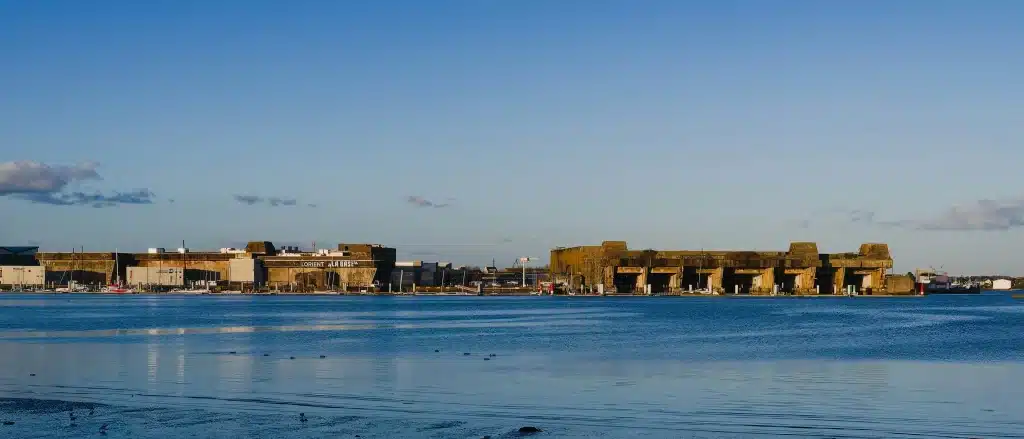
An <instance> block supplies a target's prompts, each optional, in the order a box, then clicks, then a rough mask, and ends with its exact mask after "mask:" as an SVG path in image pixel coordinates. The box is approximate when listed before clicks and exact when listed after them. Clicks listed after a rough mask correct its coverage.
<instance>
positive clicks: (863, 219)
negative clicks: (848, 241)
mask: <svg viewBox="0 0 1024 439" xmlns="http://www.w3.org/2000/svg"><path fill="white" fill-rule="evenodd" d="M837 212H838V213H840V214H841V215H842V217H843V219H844V220H845V221H848V222H850V223H855V224H863V225H872V226H878V227H888V228H900V229H906V230H921V231H1006V230H1011V229H1016V228H1020V227H1024V198H1021V199H1011V200H1002V201H998V200H990V199H982V200H977V201H974V202H971V203H968V204H966V205H958V206H952V207H950V208H948V209H946V210H944V211H942V212H938V213H936V214H935V215H933V216H931V217H925V218H916V219H897V220H885V219H879V217H878V215H877V213H876V212H874V211H870V210H862V209H853V210H839V211H837ZM810 224H811V221H810V220H802V221H801V225H802V226H803V227H804V228H806V227H807V226H809V225H810Z"/></svg>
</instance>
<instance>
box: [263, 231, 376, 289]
mask: <svg viewBox="0 0 1024 439" xmlns="http://www.w3.org/2000/svg"><path fill="white" fill-rule="evenodd" d="M268 244H269V243H268ZM270 248H271V249H272V248H273V247H272V245H271V247H270ZM395 258H396V250H395V249H394V248H391V247H385V246H382V245H379V244H350V243H341V244H338V246H337V248H336V249H334V250H321V251H319V252H308V253H307V252H276V251H275V252H273V253H270V254H263V255H260V256H259V259H260V260H261V261H262V263H263V266H264V267H265V268H266V283H267V286H268V287H271V288H274V289H287V288H299V289H303V290H325V289H327V290H335V289H350V288H355V289H370V288H373V287H374V286H380V285H386V284H387V283H388V281H389V277H390V276H391V271H392V270H393V269H394V268H395Z"/></svg>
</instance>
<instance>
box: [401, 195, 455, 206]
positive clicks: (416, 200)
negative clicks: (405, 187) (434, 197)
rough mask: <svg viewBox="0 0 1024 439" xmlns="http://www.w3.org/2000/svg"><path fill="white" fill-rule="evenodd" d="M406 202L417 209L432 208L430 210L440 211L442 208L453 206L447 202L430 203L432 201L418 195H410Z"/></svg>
mask: <svg viewBox="0 0 1024 439" xmlns="http://www.w3.org/2000/svg"><path fill="white" fill-rule="evenodd" d="M451 200H452V199H451V198H449V199H448V201H451ZM405 202H406V203H409V204H412V205H413V206H416V207H430V208H434V209H440V208H444V207H448V206H451V204H449V203H447V202H445V203H437V202H434V201H430V200H428V199H426V198H423V197H421V196H418V195H410V196H408V197H405Z"/></svg>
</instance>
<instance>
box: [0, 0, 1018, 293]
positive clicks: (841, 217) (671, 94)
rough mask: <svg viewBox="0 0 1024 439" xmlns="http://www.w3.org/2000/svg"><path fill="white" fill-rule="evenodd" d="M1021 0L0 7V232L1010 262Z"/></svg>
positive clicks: (468, 249)
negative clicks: (807, 248)
mask: <svg viewBox="0 0 1024 439" xmlns="http://www.w3.org/2000/svg"><path fill="white" fill-rule="evenodd" d="M1022 20H1024V2H1016V1H1009V0H1007V1H942V0H932V1H915V0H904V1H899V2H893V1H866V0H859V1H844V0H839V1H829V2H823V1H811V0H806V1H804V0H792V1H785V0H779V1H755V0H750V1H740V0H732V1H728V0H718V1H710V0H709V1H704V2H698V1H678V0H667V1H661V0H645V1H639V2H638V1H629V0H621V1H612V0H559V1H550V0H515V1H513V0H508V1H499V0H464V1H445V0H437V1H429V2H426V1H418V0H416V1H412V0H410V1H397V0H395V1H388V0H378V1H373V2H357V1H341V2H339V1H328V0H322V1H319V0H304V1H287V2H286V1H265V0H245V1H240V0H239V1H234V0H221V1H217V2H208V1H198V0H173V1H172V0H151V1H146V2H139V1H129V0H124V1H113V0H98V1H92V2H81V1H75V0H66V1H56V0H34V1H22V0H0V60H2V62H0V64H2V68H0V245H39V246H41V247H42V248H43V249H44V250H54V251H70V249H71V248H76V247H80V246H82V247H85V248H86V250H87V251H88V250H90V249H94V250H108V249H113V248H118V249H120V250H122V251H133V250H134V251H144V250H145V248H148V247H168V248H171V247H178V246H179V245H180V243H181V241H182V240H184V241H185V242H186V245H187V246H188V247H191V248H193V249H216V248H220V247H224V246H238V245H241V244H244V242H246V241H250V240H271V241H274V242H275V243H278V244H279V245H280V244H288V245H300V246H303V247H307V248H308V247H311V246H312V244H313V242H316V243H317V245H318V246H319V247H325V246H333V245H336V243H339V242H372V243H380V244H384V245H388V246H393V247H397V248H398V250H399V257H400V258H404V259H423V260H442V261H453V262H455V263H457V264H467V263H468V264H484V263H489V262H490V261H491V260H492V258H493V259H495V260H496V261H497V263H498V265H511V264H512V261H513V260H514V259H515V258H518V257H522V256H531V257H538V258H541V259H542V260H545V259H546V258H547V257H548V254H549V251H550V249H551V248H553V247H558V246H575V245H588V244H599V243H600V242H601V241H603V240H625V241H628V243H629V246H630V247H631V248H637V249H642V248H655V249H699V248H706V249H725V250H728V249H749V250H785V249H786V248H788V246H789V243H790V242H791V241H814V242H817V244H818V247H819V250H820V251H822V252H845V251H855V250H856V249H857V247H858V246H859V245H860V244H861V243H864V242H886V243H888V244H889V246H890V249H891V251H892V254H893V257H894V259H895V261H896V268H895V269H896V270H897V271H900V272H905V271H910V270H913V269H915V268H918V267H920V268H927V267H936V268H939V267H942V268H943V269H945V270H948V271H950V272H951V273H971V274H982V273H1001V274H1016V275H1024V259H1022V257H1021V256H1020V255H1019V251H1018V249H1019V248H1022V247H1024V233H1022V230H1021V229H1022V226H1024V187H1022V186H1024V185H1022V180H1024V176H1022V175H1024V174H1022V173H1021V172H1020V171H1021V169H1022V168H1021V166H1022V164H1024V160H1022V159H1024V148H1022V147H1021V139H1022V138H1024V136H1022V135H1024V106H1022V105H1021V102H1024V80H1022V79H1021V78H1024V57H1022V56H1020V54H1021V53H1024V27H1022V26H1020V23H1021V21H1022Z"/></svg>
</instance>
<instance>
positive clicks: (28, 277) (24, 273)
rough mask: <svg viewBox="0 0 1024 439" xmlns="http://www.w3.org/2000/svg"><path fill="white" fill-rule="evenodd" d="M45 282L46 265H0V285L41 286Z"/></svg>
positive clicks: (14, 286)
mask: <svg viewBox="0 0 1024 439" xmlns="http://www.w3.org/2000/svg"><path fill="white" fill-rule="evenodd" d="M45 284H46V267H43V266H41V265H0V287H2V288H5V289H7V288H16V287H42V286H44V285H45Z"/></svg>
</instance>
